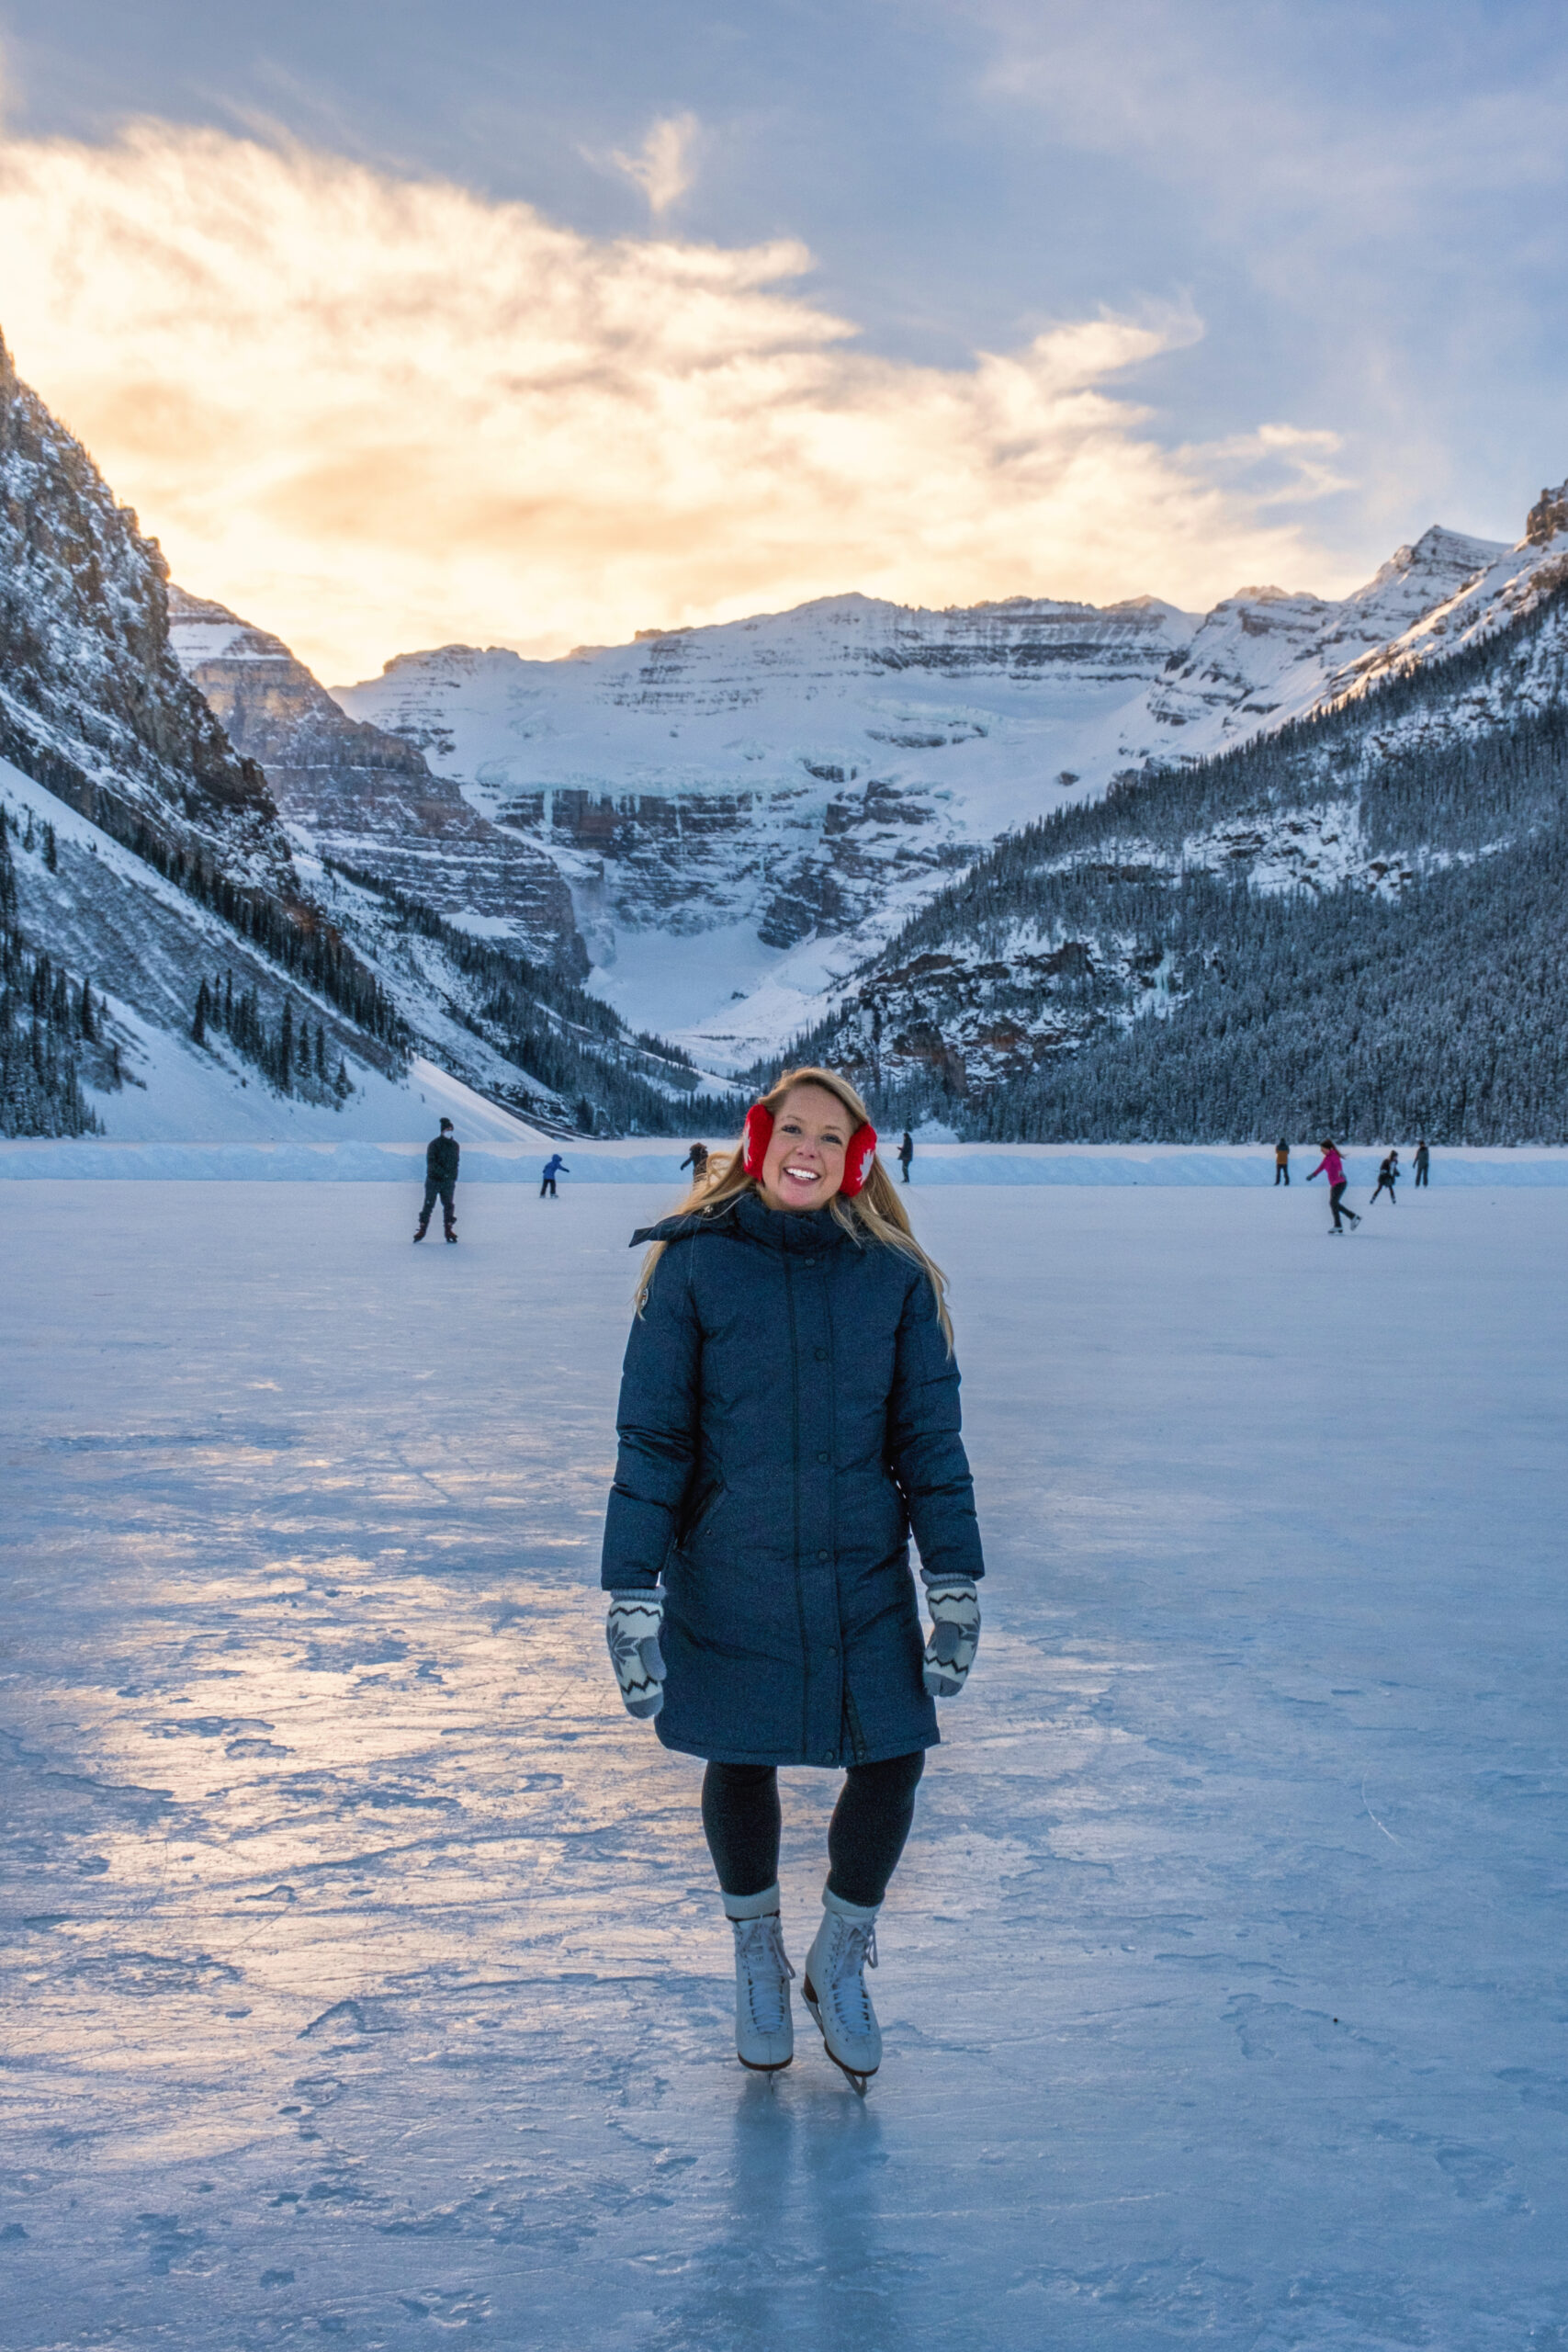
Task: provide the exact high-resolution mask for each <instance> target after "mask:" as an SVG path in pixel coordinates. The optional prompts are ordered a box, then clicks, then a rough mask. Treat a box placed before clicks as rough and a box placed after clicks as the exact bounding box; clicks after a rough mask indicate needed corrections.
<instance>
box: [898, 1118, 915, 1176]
mask: <svg viewBox="0 0 1568 2352" xmlns="http://www.w3.org/2000/svg"><path fill="white" fill-rule="evenodd" d="M914 1156H915V1138H914V1136H912V1135H911V1134H910V1133H909V1130H908V1127H906V1128H905V1130H904V1140H903V1142H902V1143H901V1144H900V1145H899V1147H898V1165H899V1167H900V1168H901V1169H902V1170H903V1171H904V1182H905V1183H906V1184H907V1183H908V1181H909V1162H910V1161H911V1159H913V1158H914Z"/></svg>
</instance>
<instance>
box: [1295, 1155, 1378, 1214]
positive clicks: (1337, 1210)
mask: <svg viewBox="0 0 1568 2352" xmlns="http://www.w3.org/2000/svg"><path fill="white" fill-rule="evenodd" d="M1317 1176H1326V1177H1327V1179H1328V1206H1329V1209H1330V1211H1331V1212H1332V1215H1333V1217H1334V1223H1333V1225H1332V1227H1330V1231H1331V1232H1334V1233H1342V1232H1343V1231H1344V1227H1343V1226H1342V1225H1341V1224H1340V1222H1339V1220H1340V1218H1341V1217H1342V1216H1348V1218H1349V1220H1350V1222H1351V1224H1352V1225H1353V1226H1356V1225H1359V1224H1360V1222H1361V1220H1360V1218H1359V1216H1357V1215H1356V1212H1355V1210H1354V1209H1348V1208H1346V1207H1345V1205H1344V1202H1345V1184H1346V1176H1345V1162H1344V1161H1343V1160H1342V1159H1340V1157H1339V1154H1338V1152H1337V1150H1336V1149H1335V1148H1334V1145H1333V1142H1332V1141H1331V1139H1330V1138H1329V1137H1328V1136H1325V1137H1324V1139H1323V1158H1322V1159H1320V1160H1319V1161H1318V1163H1317V1166H1316V1167H1315V1168H1314V1170H1313V1171H1312V1175H1311V1176H1309V1177H1308V1178H1307V1182H1308V1183H1309V1184H1310V1183H1311V1182H1313V1178H1314V1177H1317ZM1373 1197H1374V1199H1375V1198H1376V1195H1375V1194H1374V1195H1373Z"/></svg>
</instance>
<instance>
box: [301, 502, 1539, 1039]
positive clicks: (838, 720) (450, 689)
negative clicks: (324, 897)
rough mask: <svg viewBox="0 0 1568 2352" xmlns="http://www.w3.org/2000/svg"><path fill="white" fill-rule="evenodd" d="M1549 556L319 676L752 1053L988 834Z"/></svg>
mask: <svg viewBox="0 0 1568 2352" xmlns="http://www.w3.org/2000/svg"><path fill="white" fill-rule="evenodd" d="M1562 546H1568V541H1564V542H1563V543H1562ZM1562 546H1560V547H1557V548H1553V545H1552V542H1551V533H1550V532H1548V533H1547V534H1546V536H1545V537H1541V536H1540V534H1539V532H1538V535H1537V537H1534V538H1529V537H1527V539H1526V540H1525V541H1524V542H1523V543H1521V546H1520V547H1519V548H1514V549H1508V548H1503V547H1501V546H1499V545H1498V544H1496V543H1495V542H1492V541H1488V540H1481V539H1475V538H1470V537H1464V536H1462V535H1461V534H1459V533H1456V532H1451V531H1446V530H1442V529H1438V528H1434V529H1432V530H1429V531H1427V533H1426V534H1425V535H1424V536H1423V537H1421V538H1420V539H1418V540H1417V541H1416V542H1415V543H1414V545H1412V546H1409V547H1405V548H1400V549H1399V550H1398V551H1397V553H1396V554H1395V555H1394V556H1393V558H1392V559H1391V560H1390V561H1389V562H1388V563H1386V564H1385V565H1384V566H1383V567H1382V570H1381V571H1379V572H1378V573H1377V575H1376V577H1375V578H1374V579H1372V580H1371V581H1370V582H1368V583H1367V584H1366V586H1365V587H1363V588H1361V589H1359V590H1358V591H1357V592H1356V593H1355V594H1353V595H1351V596H1348V597H1346V598H1345V599H1343V600H1341V601H1339V602H1333V601H1330V600H1325V599H1323V598H1318V597H1313V596H1302V595H1287V594H1283V593H1282V592H1280V591H1279V590H1277V589H1272V588H1259V589H1248V590H1245V591H1243V592H1242V593H1241V594H1239V595H1237V596H1235V597H1232V598H1228V599H1227V600H1226V601H1225V602H1224V604H1222V605H1218V606H1216V607H1215V609H1214V611H1213V612H1212V613H1210V614H1208V615H1205V616H1193V615H1188V614H1182V613H1179V612H1178V611H1176V610H1175V609H1174V608H1173V607H1171V606H1169V605H1160V604H1157V603H1156V602H1154V601H1153V600H1150V599H1146V598H1145V599H1138V600H1135V601H1134V602H1133V603H1131V604H1126V605H1117V606H1113V607H1111V608H1109V609H1107V610H1104V611H1100V610H1097V609H1096V608H1094V607H1092V606H1088V605H1065V604H1054V603H1050V602H1048V601H1044V600H1031V599H1019V600H1015V601H1011V602H1009V603H1005V604H1000V605H983V606H979V607H976V608H973V609H953V610H952V611H948V612H940V613H939V612H927V611H919V610H910V609H907V608H904V607H901V606H897V605H888V604H884V603H876V602H874V601H872V600H869V599H867V598H864V597H859V596H845V597H835V598H829V599H824V600H822V601H820V602H818V603H816V604H812V605H804V606H802V607H800V608H799V609H798V610H796V611H795V612H790V613H784V614H777V615H771V616H760V617H758V618H756V619H753V620H749V621H743V622H733V623H729V624H727V625H725V626H722V627H717V628H703V629H690V630H668V631H659V632H649V633H647V634H645V635H644V636H643V637H642V638H641V639H639V640H638V641H637V643H636V644H634V645H631V646H620V647H614V648H607V649H599V648H594V649H585V650H582V651H580V652H579V653H577V654H574V655H572V656H570V658H569V659H567V660H565V661H561V662H525V661H524V660H522V659H521V658H520V657H519V656H517V655H516V654H513V653H510V652H507V651H505V650H501V649H495V648H492V649H491V650H488V651H484V652H480V651H478V650H474V649H473V648H469V647H461V646H453V647H446V648H445V649H442V650H439V651H435V652H431V653H423V654H411V655H405V656H400V658H399V659H398V660H396V661H394V662H389V664H388V667H387V669H386V671H385V673H383V675H382V676H381V677H380V678H378V679H375V680H370V681H367V682H365V683H364V684H359V685H355V686H352V687H344V688H339V689H335V690H334V692H335V694H336V697H337V699H338V701H339V702H340V703H341V704H342V705H343V707H344V709H345V710H347V711H349V712H350V713H351V714H352V715H353V716H354V717H355V718H361V719H365V720H367V721H371V722H373V723H374V724H376V725H377V726H378V727H381V728H383V729H388V730H389V731H390V732H393V733H396V734H400V735H401V736H403V737H404V738H405V740H407V741H409V742H410V743H412V744H413V745H415V746H417V748H418V749H419V750H420V751H422V752H423V753H424V755H425V756H426V758H427V759H428V760H429V761H430V763H431V764H432V766H433V767H434V768H435V769H436V770H437V771H438V772H439V773H440V774H441V775H445V776H446V777H448V778H450V779H451V780H452V781H454V782H455V783H457V784H458V785H460V786H461V788H462V790H463V792H464V793H465V795H466V796H467V797H468V800H469V801H470V802H471V803H472V805H473V806H474V807H475V808H477V809H482V810H483V812H484V813H485V814H486V815H487V816H489V817H491V819H493V820H495V821H496V822H497V823H499V824H502V825H504V826H507V827H511V828H515V829H516V830H518V831H521V832H523V833H524V834H525V835H526V836H527V837H528V838H529V839H530V840H531V841H534V842H537V843H538V844H539V845H540V846H542V847H544V848H547V849H548V850H549V851H550V853H551V854H553V855H554V856H555V857H556V859H557V860H558V863H559V865H560V866H561V869H562V871H563V873H564V874H565V875H566V876H567V878H568V879H569V881H570V884H571V886H572V890H573V896H574V899H575V902H576V907H577V912H578V921H579V924H580V927H581V931H582V933H583V936H584V938H585V939H586V941H587V943H588V947H589V951H590V954H591V955H592V957H593V959H594V962H595V966H596V967H597V969H596V974H595V980H594V985H595V986H596V987H597V988H598V989H600V990H601V992H602V993H604V994H605V995H606V996H608V997H609V998H610V1000H611V1001H613V1002H615V1003H616V1004H617V1005H618V1006H619V1007H620V1009H621V1010H622V1011H623V1012H625V1013H626V1014H627V1015H628V1017H631V1018H633V1019H634V1020H635V1021H636V1022H637V1023H639V1024H643V1025H651V1026H654V1027H659V1028H662V1029H665V1030H668V1031H671V1032H672V1033H678V1034H680V1035H682V1036H683V1038H684V1039H685V1041H686V1042H687V1043H688V1044H689V1045H691V1046H694V1049H697V1050H699V1051H700V1053H701V1054H702V1055H703V1056H704V1057H708V1058H711V1059H713V1060H715V1061H716V1062H717V1064H718V1066H719V1067H723V1068H739V1067H742V1066H744V1065H745V1064H746V1063H747V1062H749V1061H750V1059H752V1058H753V1057H755V1056H756V1055H757V1054H759V1053H761V1052H764V1051H769V1050H773V1049H775V1048H776V1047H777V1046H779V1045H780V1044H782V1043H783V1042H784V1040H785V1039H787V1037H788V1036H789V1035H792V1034H794V1033H795V1031H797V1030H798V1029H799V1028H800V1027H802V1026H803V1025H805V1023H807V1021H808V1020H809V1018H810V1017H811V1015H812V1008H813V1005H814V1002H815V1001H816V1000H817V998H818V995H819V993H820V991H821V990H822V989H824V988H825V987H828V986H829V985H831V984H832V983H834V982H836V981H841V980H842V979H843V978H845V977H846V976H847V975H848V974H849V973H850V972H851V971H852V970H854V969H855V968H856V967H859V966H860V965H862V964H863V963H864V962H865V961H866V960H867V959H868V958H869V957H870V956H873V955H874V954H875V953H876V952H877V950H878V949H879V948H880V947H881V946H882V945H883V944H885V943H886V940H887V939H888V937H890V936H891V935H892V933H894V932H895V931H896V930H897V928H898V926H899V924H900V923H901V922H903V921H905V920H906V919H907V918H908V915H909V913H910V912H912V911H913V910H914V909H915V908H916V907H918V906H919V904H920V903H921V902H922V901H923V899H926V898H928V897H929V896H930V895H931V893H932V892H933V891H934V890H935V889H936V888H939V887H941V885H942V882H943V881H944V880H946V879H948V878H950V876H951V874H952V872H953V869H954V867H955V866H957V865H962V864H963V863H964V861H965V859H966V857H967V856H969V855H972V854H974V853H975V852H976V850H977V849H978V848H980V847H981V846H983V845H985V844H987V843H988V842H991V841H993V840H994V839H995V838H996V837H997V836H998V834H999V833H1001V832H1003V831H1008V830H1010V829H1012V828H1014V827H1017V826H1018V825H1020V824H1021V823H1024V822H1027V821H1028V820H1031V819H1032V818H1035V817H1038V816H1039V815H1041V814H1043V813H1044V812H1046V811H1048V810H1050V809H1053V808H1057V807H1063V806H1066V805H1068V804H1069V803H1071V802H1073V801H1076V800H1080V799H1084V798H1089V797H1094V796H1096V795H1097V794H1099V793H1100V792H1101V791H1103V789H1104V788H1105V786H1107V785H1108V784H1109V783H1110V782H1111V780H1112V779H1113V778H1114V777H1115V776H1116V775H1120V774H1123V773H1125V772H1126V771H1127V770H1128V769H1129V768H1137V767H1141V766H1143V765H1145V764H1147V763H1161V762H1168V761H1170V760H1172V759H1179V760H1190V759H1192V758H1195V757H1200V756H1202V755H1205V754H1208V753H1212V752H1215V751H1219V750H1222V749H1224V748H1226V747H1228V746H1230V745H1232V744H1234V743H1236V742H1240V741H1246V740H1247V739H1248V738H1250V737H1251V736H1253V735H1255V734H1257V733H1258V732H1260V731H1264V730H1268V729H1275V728H1278V727H1280V726H1282V725H1284V724H1285V723H1286V722H1287V721H1288V720H1289V719H1291V718H1297V717H1300V716H1303V714H1305V713H1306V712H1308V711H1311V710H1313V709H1315V708H1318V707H1322V706H1323V705H1324V704H1325V703H1326V702H1332V701H1336V700H1338V699H1340V698H1342V697H1343V696H1345V695H1350V694H1354V693H1356V692H1357V691H1359V688H1360V686H1361V685H1362V684H1363V683H1364V681H1365V680H1366V679H1367V678H1369V677H1371V676H1374V675H1376V674H1378V673H1379V668H1380V664H1382V665H1386V663H1387V662H1389V661H1392V660H1399V661H1405V662H1407V661H1410V660H1416V661H1419V660H1423V659H1426V658H1429V657H1430V656H1431V655H1432V654H1433V653H1439V654H1440V653H1442V652H1444V651H1447V650H1450V645H1452V644H1454V643H1458V642H1461V641H1463V640H1464V639H1468V638H1473V637H1475V636H1477V635H1480V634H1484V633H1485V632H1486V631H1487V630H1489V629H1492V628H1496V627H1498V626H1501V625H1503V624H1504V623H1506V620H1507V619H1508V618H1510V617H1511V616H1513V615H1514V614H1515V613H1516V612H1517V610H1518V609H1519V608H1520V606H1521V604H1522V603H1524V602H1526V601H1528V599H1529V596H1530V595H1531V594H1533V593H1535V588H1534V586H1533V585H1532V583H1536V582H1539V581H1540V579H1541V578H1550V577H1551V576H1552V567H1553V565H1554V564H1555V563H1557V562H1558V561H1560V560H1561V558H1562ZM1460 613H1462V615H1463V620H1462V628H1461V623H1460V621H1459V620H1458V619H1457V618H1455V619H1450V620H1444V621H1442V622H1441V625H1440V626H1439V625H1438V621H1437V620H1435V619H1434V617H1433V616H1443V615H1458V614H1460ZM1423 629H1425V630H1427V636H1426V637H1425V638H1423V636H1422V634H1421V632H1422V631H1423ZM1391 649H1401V650H1399V651H1397V652H1394V651H1393V650H1391Z"/></svg>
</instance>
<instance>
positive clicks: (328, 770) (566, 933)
mask: <svg viewBox="0 0 1568 2352" xmlns="http://www.w3.org/2000/svg"><path fill="white" fill-rule="evenodd" d="M169 641H170V644H171V645H172V647H173V649H174V651H175V656H176V658H177V659H178V661H179V662H180V665H181V667H182V668H183V670H184V671H185V673H186V676H187V677H188V678H189V679H190V680H191V682H192V684H194V685H196V686H197V687H198V688H199V690H200V692H201V693H202V694H203V695H205V697H206V699H207V701H208V703H209V705H210V706H211V708H212V709H213V711H214V712H215V713H216V715H217V717H218V718H219V719H220V721H221V722H222V725H223V729H224V731H225V732H226V734H227V735H228V737H229V740H230V741H231V743H232V744H233V745H234V747H235V749H236V750H237V751H239V752H242V753H243V754H244V755H245V756H246V757H247V758H249V759H252V760H254V762H255V763H256V764H257V766H258V767H260V768H261V769H262V770H263V772H264V773H265V776H266V781H267V785H268V787H269V789H270V790H271V793H272V797H273V799H274V800H275V802H276V806H277V810H278V814H279V816H280V817H281V818H282V820H283V824H284V828H285V831H288V833H289V835H290V837H291V839H292V841H293V842H294V845H295V847H296V848H297V849H300V850H304V851H307V852H309V853H310V854H312V855H315V856H318V857H330V858H333V859H335V860H336V861H337V862H338V863H339V864H340V865H348V866H351V867H360V868H363V869H366V870H367V871H369V872H372V873H374V874H375V875H377V876H378V878H379V879H381V880H383V881H386V882H389V883H391V884H392V885H394V886H395V887H396V888H398V889H400V890H403V891H406V892H408V893H409V894H411V895H412V897H414V898H417V899H421V900H423V903H424V904H425V905H426V906H429V907H434V908H435V909H436V910H437V911H438V912H440V913H443V914H446V913H453V914H457V915H458V916H460V917H461V918H462V919H463V920H465V921H466V922H468V923H469V924H470V925H471V926H472V927H473V928H475V929H478V930H483V931H489V932H494V933H501V934H502V936H505V937H509V938H511V939H513V940H515V941H516V942H517V944H519V945H520V946H522V947H523V948H525V950H526V952H527V953H528V954H529V955H530V956H536V957H537V958H539V959H540V960H542V961H544V962H546V963H549V964H553V965H555V966H557V967H558V968H560V969H563V970H567V971H570V972H572V973H574V974H578V975H581V973H582V972H584V971H585V970H586V969H587V958H586V956H584V954H583V951H582V944H581V940H580V939H579V937H578V935H577V931H576V927H575V924H574V922H573V918H572V908H571V898H570V893H569V891H568V889H567V887H566V884H565V883H564V881H563V880H562V879H561V876H560V873H559V870H558V867H557V866H556V865H555V864H554V862H553V861H552V860H551V859H550V858H549V857H547V856H546V855H545V854H544V853H543V852H542V851H541V850H539V849H536V847H535V846H534V844H533V843H532V842H529V841H527V840H526V839H525V838H524V837H523V836H522V835H520V834H519V833H517V832H515V831H508V830H504V829H502V827H500V826H497V825H492V824H491V823H490V822H489V821H488V820H486V819H485V818H484V817H482V816H480V815H479V812H478V810H477V809H471V808H470V807H469V806H468V802H467V801H466V800H465V799H464V797H463V796H462V794H461V792H460V791H459V790H458V789H457V786H456V785H455V784H454V783H452V782H451V781H450V779H449V778H447V777H446V776H437V775H433V774H432V772H431V770H430V768H429V766H428V765H427V764H426V763H425V761H424V759H423V756H422V754H421V753H420V752H417V751H416V750H415V749H414V748H413V746H412V744H411V743H408V742H406V741H404V740H403V738H402V737H401V736H397V735H388V734H384V733H383V732H382V731H381V730H380V729H378V728H375V727H368V726H365V725H363V724H361V723H359V722H357V721H356V720H355V719H352V718H345V717H344V713H343V712H342V710H340V709H339V707H338V706H337V704H336V703H335V702H333V699H332V696H331V695H329V694H327V693H326V691H325V689H324V688H323V687H321V685H319V684H317V682H316V680H315V679H314V678H313V677H312V676H311V674H310V671H309V670H307V669H306V667H305V665H304V663H303V662H298V661H296V660H295V658H294V656H293V654H292V653H291V652H290V651H289V650H288V646H286V645H285V644H284V643H283V642H282V640H281V639H278V638H276V637H272V636H269V635H268V633H267V632H266V631H265V629H259V628H253V627H252V626H251V625H250V624H249V623H248V622H246V621H243V620H241V619H240V618H239V616H237V615H236V614H234V613H231V612H230V611H229V610H228V608H227V607H226V606H225V605H219V604H214V603H212V602H210V601H209V600H207V599H203V598H200V597H196V596H190V595H187V594H186V593H185V592H184V590H182V589H180V588H178V587H174V586H171V588H170V590H169Z"/></svg>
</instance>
